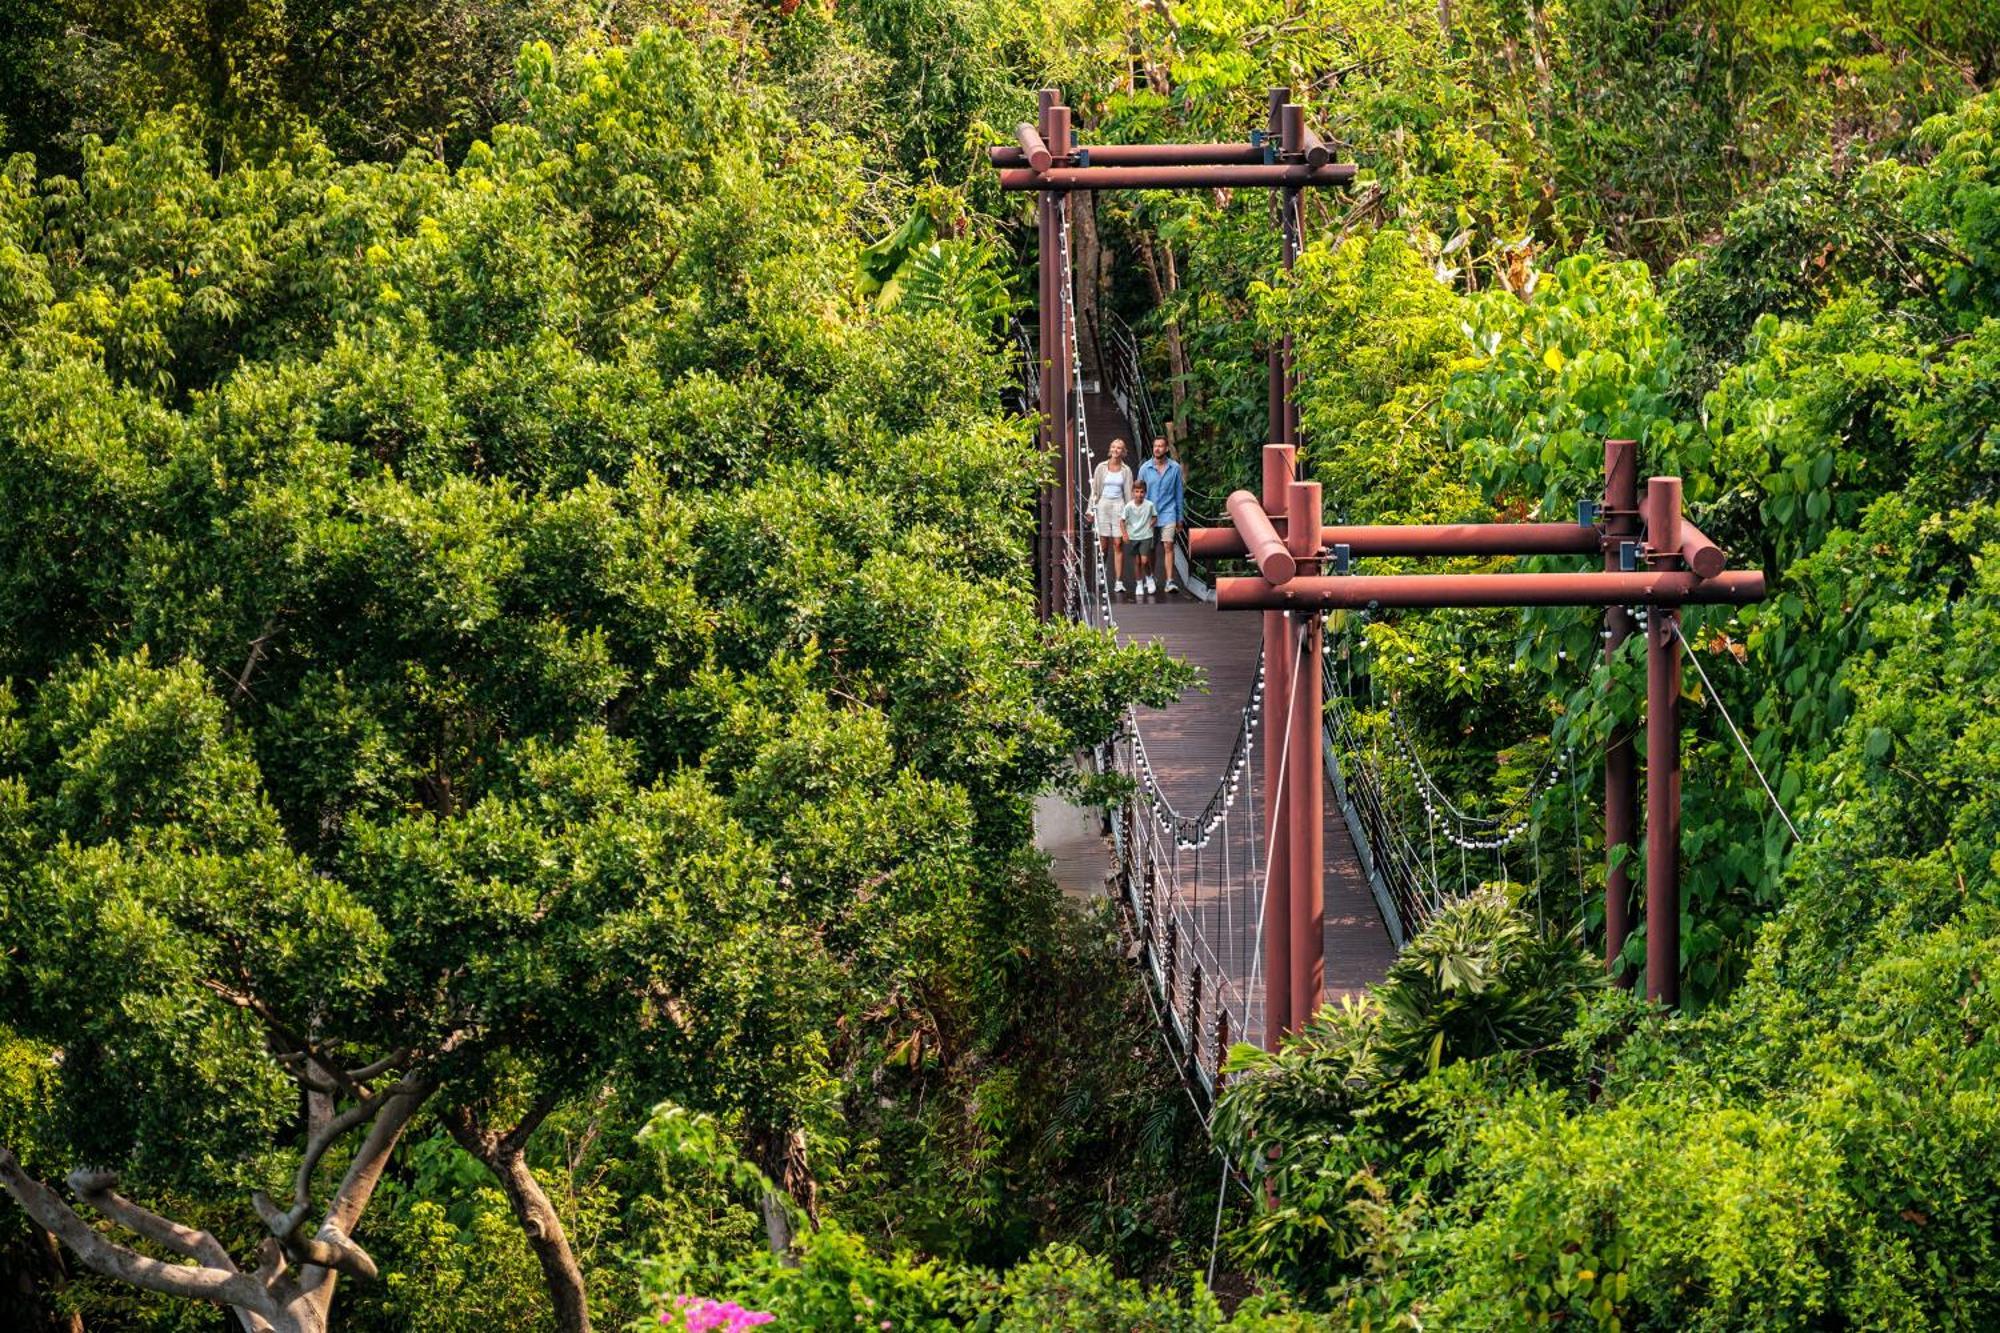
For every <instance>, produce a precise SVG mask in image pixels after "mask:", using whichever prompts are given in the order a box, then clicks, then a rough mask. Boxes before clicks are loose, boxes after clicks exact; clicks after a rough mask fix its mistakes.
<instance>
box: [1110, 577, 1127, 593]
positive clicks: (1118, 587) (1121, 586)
mask: <svg viewBox="0 0 2000 1333" xmlns="http://www.w3.org/2000/svg"><path fill="white" fill-rule="evenodd" d="M1111 591H1113V592H1124V591H1125V580H1124V579H1120V580H1118V582H1116V583H1114V584H1112V585H1111Z"/></svg>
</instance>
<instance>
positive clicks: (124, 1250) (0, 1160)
mask: <svg viewBox="0 0 2000 1333" xmlns="http://www.w3.org/2000/svg"><path fill="white" fill-rule="evenodd" d="M0 1187H4V1188H5V1189H6V1191H7V1192H8V1193H9V1194H11V1195H13V1196H14V1201H15V1202H16V1203H18V1204H20V1205H21V1207H22V1209H23V1210H24V1211H25V1212H26V1213H27V1214H28V1216H29V1217H32V1218H34V1219H35V1221H37V1222H39V1223H41V1225H42V1226H44V1227H46V1228H47V1229H48V1230H49V1231H51V1232H53V1233H54V1234H55V1236H56V1237H57V1238H58V1239H59V1240H61V1241H62V1242H63V1244H65V1245H67V1246H69V1248H70V1251H71V1253H73V1254H75V1255H76V1257H77V1259H78V1261H80V1262H81V1263H82V1264H83V1265H84V1267H86V1268H88V1269H90V1270H91V1271H92V1272H94V1273H101V1274H103V1275H104V1276H105V1277H110V1278H116V1279H117V1280H119V1281H120V1282H125V1283H128V1284H130V1285H132V1286H135V1287H140V1288H143V1289H144V1290H146V1291H155V1292H159V1293H160V1294H161V1295H163V1296H179V1297H182V1298H184V1299H187V1300H196V1301H214V1302H216V1303H217V1304H221V1305H230V1306H236V1307H238V1308H241V1309H246V1310H254V1311H256V1312H257V1313H259V1314H261V1315H265V1316H267V1317H269V1316H274V1315H276V1314H277V1313H278V1312H277V1310H276V1309H275V1308H274V1306H273V1304H272V1301H271V1295H270V1293H269V1291H268V1290H267V1289H266V1288H265V1286H264V1284H263V1283H262V1282H261V1281H259V1280H258V1279H257V1278H256V1277H253V1276H251V1275H248V1274H245V1273H241V1272H237V1271H233V1270H225V1269H221V1268H211V1267H203V1266H198V1265H188V1264H170V1263H163V1262H162V1261H160V1260H158V1259H152V1258H148V1257H147V1256H145V1255H143V1254H140V1253H139V1252H138V1251H137V1250H133V1249H130V1248H128V1247H126V1246H123V1245H120V1244H118V1243H117V1242H115V1241H113V1240H111V1239H109V1238H108V1237H106V1236H105V1235H103V1234H102V1233H101V1232H99V1231H98V1230H97V1229H96V1228H95V1227H93V1226H91V1225H90V1224H89V1223H88V1222H86V1221H84V1220H83V1218H82V1216H81V1215H80V1214H78V1213H77V1211H76V1210H75V1209H73V1208H71V1207H70V1206H69V1205H68V1204H66V1203H64V1202H63V1201H62V1199H61V1198H59V1197H58V1196H57V1195H56V1193H55V1191H54V1190H51V1189H50V1188H49V1187H48V1186H46V1185H44V1184H42V1183H41V1182H40V1181H38V1180H36V1179H35V1178H34V1177H32V1176H30V1175H28V1173H27V1172H25V1171H23V1170H22V1169H21V1164H20V1162H19V1160H18V1159H16V1158H15V1156H14V1154H13V1153H12V1152H11V1151H10V1150H8V1149H6V1148H0Z"/></svg>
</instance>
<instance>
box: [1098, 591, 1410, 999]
mask: <svg viewBox="0 0 2000 1333" xmlns="http://www.w3.org/2000/svg"><path fill="white" fill-rule="evenodd" d="M1113 614H1114V615H1115V616H1116V617H1117V620H1118V637H1119V638H1120V640H1121V641H1124V642H1128V643H1147V642H1154V643H1160V644H1162V645H1164V646H1165V647H1166V649H1167V650H1168V651H1169V652H1171V653H1173V654H1174V655H1175V656H1176V657H1180V658H1182V659H1184V660H1186V661H1189V662H1192V663H1194V664H1195V665H1196V666H1199V667H1201V668H1202V671H1203V674H1204V675H1205V676H1206V677H1207V685H1208V688H1207V691H1206V692H1203V691H1201V690H1196V689H1190V690H1187V691H1184V692H1183V693H1182V694H1181V696H1180V698H1179V699H1177V700H1176V701H1175V702H1174V703H1172V704H1169V705H1168V706H1167V707H1165V708H1143V709H1140V710H1139V717H1138V723H1139V733H1140V735H1141V737H1143V738H1144V740H1145V743H1146V753H1147V755H1148V757H1149V758H1150V759H1151V761H1152V767H1153V773H1154V775H1155V777H1156V778H1157V779H1158V781H1159V785H1160V790H1161V792H1162V794H1163V795H1165V797H1166V798H1167V801H1168V803H1169V804H1171V805H1172V806H1173V807H1174V809H1175V810H1176V811H1177V812H1179V813H1181V814H1186V815H1196V814H1199V813H1200V812H1201V810H1202V808H1203V807H1204V806H1206V805H1207V804H1208V800H1209V797H1210V796H1211V795H1212V794H1213V793H1214V791H1215V786H1216V783H1217V781H1218V780H1220V778H1221V777H1222V775H1223V773H1224V772H1225V771H1226V769H1227V766H1228V763H1229V757H1230V751H1231V749H1232V747H1233V746H1234V744H1235V741H1236V733H1237V728H1238V726H1239V724H1240V721H1241V718H1242V712H1241V710H1242V707H1243V704H1244V702H1245V701H1246V700H1247V699H1248V698H1249V696H1250V686H1251V682H1252V680H1253V679H1254V678H1255V676H1256V674H1257V647H1258V638H1259V633H1260V628H1261V617H1259V616H1256V615H1246V614H1232V613H1229V612H1222V611H1217V610H1216V609H1215V607H1214V606H1213V605H1212V604H1210V603H1205V602H1197V601H1192V600H1182V599H1175V600H1173V601H1160V600H1156V599H1149V600H1134V599H1130V598H1125V599H1120V601H1119V602H1118V604H1117V605H1116V606H1114V608H1113ZM1267 702H1269V701H1268V700H1267ZM1314 740H1315V742H1316V741H1317V740H1318V738H1317V737H1315V738H1314ZM1261 771H1262V763H1261V758H1259V757H1255V756H1253V760H1252V763H1251V765H1250V769H1249V771H1247V772H1246V773H1245V779H1246V781H1245V782H1244V783H1243V785H1242V788H1241V790H1240V791H1239V794H1238V796H1237V800H1236V805H1235V807H1234V808H1233V809H1232V810H1231V811H1230V813H1229V816H1228V818H1227V820H1226V821H1225V823H1224V825H1222V826H1218V827H1217V829H1216V831H1215V836H1214V837H1213V838H1212V839H1211V841H1210V843H1209V845H1208V847H1207V848H1205V849H1202V850H1201V851H1199V852H1196V851H1186V852H1182V853H1181V864H1180V867H1179V874H1180V881H1181V886H1182V889H1183V892H1184V893H1186V894H1187V895H1188V896H1189V898H1190V899H1191V903H1192V906H1193V910H1194V912H1195V915H1196V919H1197V921H1198V923H1199V925H1200V928H1201V932H1202V934H1203V935H1204V936H1205V937H1206V938H1207V940H1208V941H1209V943H1210V944H1211V945H1212V946H1213V947H1214V949H1215V950H1216V952H1217V954H1218V955H1219V959H1218V961H1219V962H1220V963H1221V965H1222V966H1223V968H1224V971H1225V973H1226V974H1227V975H1228V976H1230V977H1231V978H1232V979H1234V980H1235V981H1236V982H1237V984H1238V987H1239V989H1240V988H1241V987H1242V985H1243V984H1244V982H1245V981H1247V979H1248V977H1249V976H1250V972H1251V956H1252V951H1253V949H1254V947H1255V943H1256V934H1257V928H1256V903H1257V898H1258V896H1259V891H1260V889H1261V886H1262V866H1263V858H1262V854H1261V852H1262V843H1263V840H1264V835H1265V833H1266V832H1267V831H1268V821H1269V815H1268V813H1267V812H1266V811H1265V809H1264V806H1263V803H1262V801H1261V800H1259V799H1258V796H1259V793H1258V792H1257V787H1258V786H1259V785H1260V782H1259V781H1258V777H1259V775H1260V774H1261ZM1325 836H1326V862H1325V894H1326V921H1325V936H1324V941H1325V950H1326V998H1327V999H1328V1000H1334V999H1337V998H1339V997H1341V996H1343V995H1356V994H1359V993H1360V992H1361V991H1362V990H1363V989H1364V988H1365V987H1367V986H1368V985H1369V984H1371V983H1373V982H1377V981H1380V980H1381V979H1382V977H1383V976H1384V975H1385V974H1386V973H1387V972H1388V970H1389V964H1390V963H1392V962H1394V961H1395V957H1396V949H1395V944H1394V943H1393V942H1392V941H1391V939H1390V937H1389V931H1388V928H1387V926H1385V925H1384V924H1383V921H1382V914H1381V910H1380V908H1379V907H1378V906H1377V905H1376V902H1375V896H1374V894H1373V893H1372V892H1370V890H1369V887H1368V879H1367V876H1366V874H1365V872H1364V871H1363V870H1362V868H1361V858H1360V857H1359V856H1358V855H1357V854H1356V853H1355V850H1354V842H1353V839H1352V838H1351V837H1350V836H1349V833H1348V829H1347V821H1346V820H1345V819H1343V818H1342V817H1341V814H1340V809H1339V806H1338V804H1337V803H1336V802H1334V801H1333V800H1332V799H1331V795H1330V794H1329V799H1328V800H1327V803H1326V834H1325ZM1252 867H1254V871H1255V873H1246V870H1247V869H1248V868H1252ZM1250 998H1251V1002H1252V1005H1253V1007H1254V1006H1255V1005H1256V1004H1257V1002H1258V999H1259V997H1257V996H1255V995H1253V996H1251V997H1250Z"/></svg>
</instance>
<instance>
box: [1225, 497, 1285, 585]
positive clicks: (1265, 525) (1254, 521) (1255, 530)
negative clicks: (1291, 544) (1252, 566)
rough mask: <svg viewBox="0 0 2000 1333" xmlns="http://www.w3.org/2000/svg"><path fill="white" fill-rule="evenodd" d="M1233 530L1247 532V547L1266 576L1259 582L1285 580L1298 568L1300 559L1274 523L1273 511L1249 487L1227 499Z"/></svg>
mask: <svg viewBox="0 0 2000 1333" xmlns="http://www.w3.org/2000/svg"><path fill="white" fill-rule="evenodd" d="M1227 503H1228V506H1229V517H1230V520H1231V521H1232V522H1233V523H1234V524H1235V525H1236V526H1235V528H1234V529H1233V531H1236V532H1240V533H1242V534H1243V540H1244V542H1245V544H1246V549H1247V550H1248V551H1249V552H1250V553H1251V558H1252V559H1254V560H1255V561H1256V562H1257V569H1258V572H1259V573H1261V574H1263V576H1264V577H1263V579H1260V580H1256V581H1257V582H1269V583H1283V582H1285V581H1286V580H1287V579H1289V578H1291V577H1292V575H1293V574H1294V573H1296V572H1297V570H1298V562H1297V561H1295V560H1294V559H1293V558H1292V553H1291V552H1290V551H1289V550H1287V549H1285V540H1284V538H1282V537H1280V536H1279V535H1278V530H1277V529H1276V528H1274V527H1272V526H1271V517H1270V515H1268V514H1266V513H1265V512H1264V506H1263V504H1262V503H1261V502H1259V500H1258V499H1257V497H1256V496H1254V495H1252V494H1250V492H1248V491H1232V492H1230V495H1229V499H1228V501H1227Z"/></svg>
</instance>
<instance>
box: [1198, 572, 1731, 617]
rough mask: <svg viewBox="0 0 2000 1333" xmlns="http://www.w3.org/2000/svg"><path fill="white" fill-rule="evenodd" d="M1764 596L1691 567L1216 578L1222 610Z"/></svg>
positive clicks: (1725, 576)
mask: <svg viewBox="0 0 2000 1333" xmlns="http://www.w3.org/2000/svg"><path fill="white" fill-rule="evenodd" d="M1763 597H1764V575H1763V574H1762V573H1761V572H1760V571H1756V570H1738V571H1732V572H1725V573H1722V574H1718V575H1716V576H1715V577H1714V578H1712V579H1705V578H1702V577H1701V576H1700V575H1698V574H1696V573H1695V572H1694V571H1692V570H1679V569H1674V570H1668V569H1655V570H1645V571H1642V572H1639V573H1632V574H1344V575H1342V574H1336V575H1332V576H1327V577H1313V578H1304V577H1301V578H1294V579H1292V580H1291V581H1290V582H1288V583H1283V584H1272V583H1270V582H1268V581H1266V580H1264V579H1261V578H1227V579H1218V580H1216V584H1215V605H1216V606H1217V608H1218V609H1220V610H1223V611H1271V610H1280V609H1284V610H1294V611H1307V610H1316V611H1359V610H1389V609H1418V608H1424V609H1429V608H1436V607H1447V606H1632V605H1635V604H1638V603H1645V604H1648V605H1653V606H1683V605H1687V604H1689V603H1717V604H1722V605H1728V606H1747V605H1749V604H1750V603H1751V602H1756V601H1761V600H1762V599H1763Z"/></svg>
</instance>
